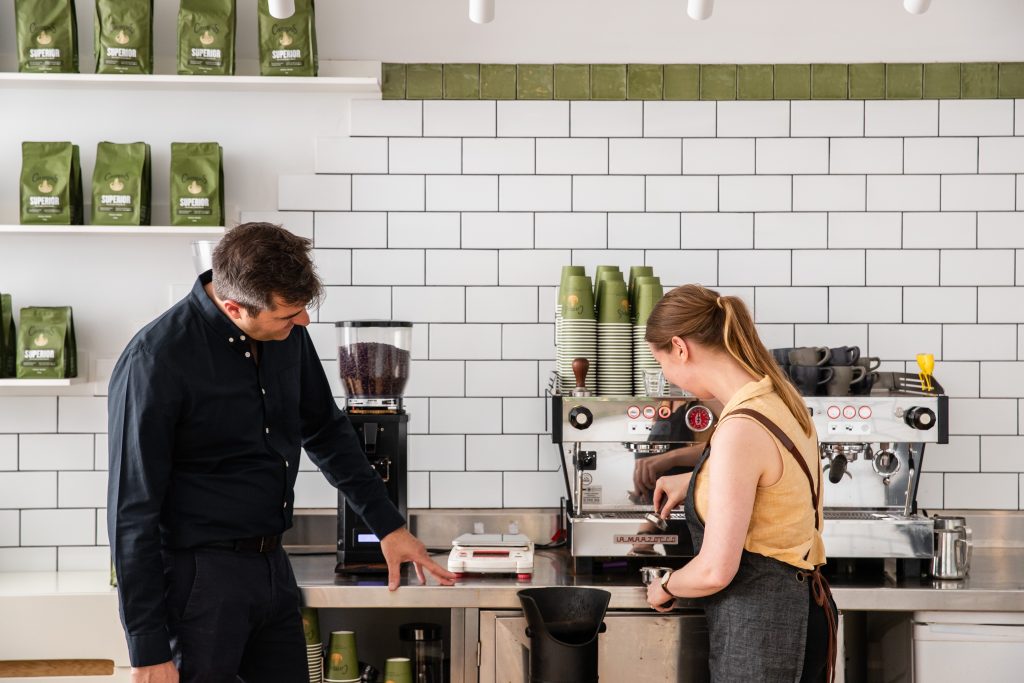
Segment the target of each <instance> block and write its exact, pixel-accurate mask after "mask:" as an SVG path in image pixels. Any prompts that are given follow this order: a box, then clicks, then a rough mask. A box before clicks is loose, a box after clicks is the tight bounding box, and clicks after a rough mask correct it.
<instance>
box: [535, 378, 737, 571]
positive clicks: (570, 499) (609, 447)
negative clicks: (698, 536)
mask: <svg viewBox="0 0 1024 683" xmlns="http://www.w3.org/2000/svg"><path fill="white" fill-rule="evenodd" d="M557 387H558V383H557V381H553V382H552V384H551V386H550V387H549V394H550V400H551V416H552V424H551V436H552V440H553V441H554V442H555V443H557V444H558V446H559V450H560V452H561V456H562V465H563V467H562V471H563V473H564V474H565V485H566V491H567V499H566V501H567V502H566V517H567V526H568V544H569V549H570V551H571V555H572V563H573V570H574V571H575V572H577V573H590V572H592V571H595V570H597V569H600V567H601V566H611V565H615V564H616V563H618V564H628V563H630V562H632V563H633V564H636V565H637V567H639V566H640V565H649V564H659V565H665V564H675V565H676V566H678V565H681V564H683V563H684V562H685V561H686V559H688V558H690V557H693V543H692V541H691V540H690V533H689V530H688V529H687V527H686V517H685V514H684V513H683V511H682V510H676V511H673V512H672V514H671V515H670V518H669V519H668V520H659V519H658V518H657V517H656V516H654V515H653V514H652V499H651V494H652V491H644V490H638V488H637V485H636V484H635V482H634V472H635V471H636V465H637V463H638V461H640V460H642V459H643V458H647V457H651V456H655V455H661V454H663V453H666V452H668V451H670V450H673V449H676V448H682V447H685V446H692V445H695V444H703V443H706V442H707V441H708V440H709V439H710V438H711V433H712V431H713V427H714V426H715V424H716V422H717V420H718V414H719V412H720V406H719V405H718V404H717V403H715V402H707V401H701V400H699V399H696V398H692V397H681V396H673V397H668V396H666V397H630V396H579V395H571V394H570V395H563V394H562V393H560V392H559V390H558V388H557ZM680 471H684V470H680ZM669 473H674V472H672V471H670V472H669Z"/></svg>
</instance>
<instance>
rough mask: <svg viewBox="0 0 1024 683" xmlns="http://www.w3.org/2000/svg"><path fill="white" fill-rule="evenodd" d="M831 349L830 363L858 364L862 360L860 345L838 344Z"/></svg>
mask: <svg viewBox="0 0 1024 683" xmlns="http://www.w3.org/2000/svg"><path fill="white" fill-rule="evenodd" d="M829 351H830V352H831V354H832V357H831V359H829V365H856V364H857V361H859V360H860V347H859V346H837V347H835V348H832V349H829Z"/></svg>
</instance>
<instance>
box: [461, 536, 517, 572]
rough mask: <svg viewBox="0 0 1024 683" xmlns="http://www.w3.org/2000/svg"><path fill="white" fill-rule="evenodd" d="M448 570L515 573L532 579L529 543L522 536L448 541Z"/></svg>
mask: <svg viewBox="0 0 1024 683" xmlns="http://www.w3.org/2000/svg"><path fill="white" fill-rule="evenodd" d="M448 571H450V572H452V573H453V574H455V575H456V576H457V577H459V578H462V577H463V576H465V575H467V574H515V575H516V578H518V579H520V580H522V581H528V580H530V579H531V578H533V541H531V540H530V539H529V538H527V537H526V536H525V535H523V534H462V535H461V536H459V537H458V538H456V539H455V540H454V541H452V551H451V553H449V555H448Z"/></svg>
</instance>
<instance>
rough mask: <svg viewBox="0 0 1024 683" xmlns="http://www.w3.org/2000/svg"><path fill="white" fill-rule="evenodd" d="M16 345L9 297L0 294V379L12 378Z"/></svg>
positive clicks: (12, 311) (8, 295)
mask: <svg viewBox="0 0 1024 683" xmlns="http://www.w3.org/2000/svg"><path fill="white" fill-rule="evenodd" d="M16 345H17V337H15V336H14V309H13V308H12V307H11V295H10V294H0V377H14V365H15V363H14V359H15V356H16V355H17V354H16V351H15V346H16Z"/></svg>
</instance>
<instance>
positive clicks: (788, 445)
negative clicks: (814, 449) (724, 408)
mask: <svg viewBox="0 0 1024 683" xmlns="http://www.w3.org/2000/svg"><path fill="white" fill-rule="evenodd" d="M729 415H746V416H748V417H752V418H754V419H755V420H757V421H758V422H760V423H761V424H762V425H763V426H764V428H765V429H767V430H768V431H769V432H771V433H772V436H774V437H775V438H776V439H778V440H779V443H781V444H782V446H783V448H785V449H786V450H787V451H789V452H790V453H791V454H792V455H793V459H794V460H796V462H797V464H798V465H800V469H802V470H803V471H804V475H805V476H806V477H807V483H808V485H810V487H811V504H812V505H813V506H814V528H815V529H817V530H818V531H821V518H820V516H819V512H818V501H819V500H821V477H820V476H819V477H818V483H817V485H815V483H814V476H813V475H812V474H811V468H810V467H808V466H807V461H806V460H804V456H803V455H801V454H800V449H798V448H797V447H796V444H795V443H793V440H792V439H790V438H789V436H787V435H786V433H785V432H784V431H782V429H781V428H780V427H779V425H777V424H775V423H774V422H772V421H771V420H769V419H768V418H767V417H765V416H764V415H762V414H761V413H759V412H757V411H756V410H751V409H750V408H737V409H736V410H733V411H731V412H730V413H729Z"/></svg>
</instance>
